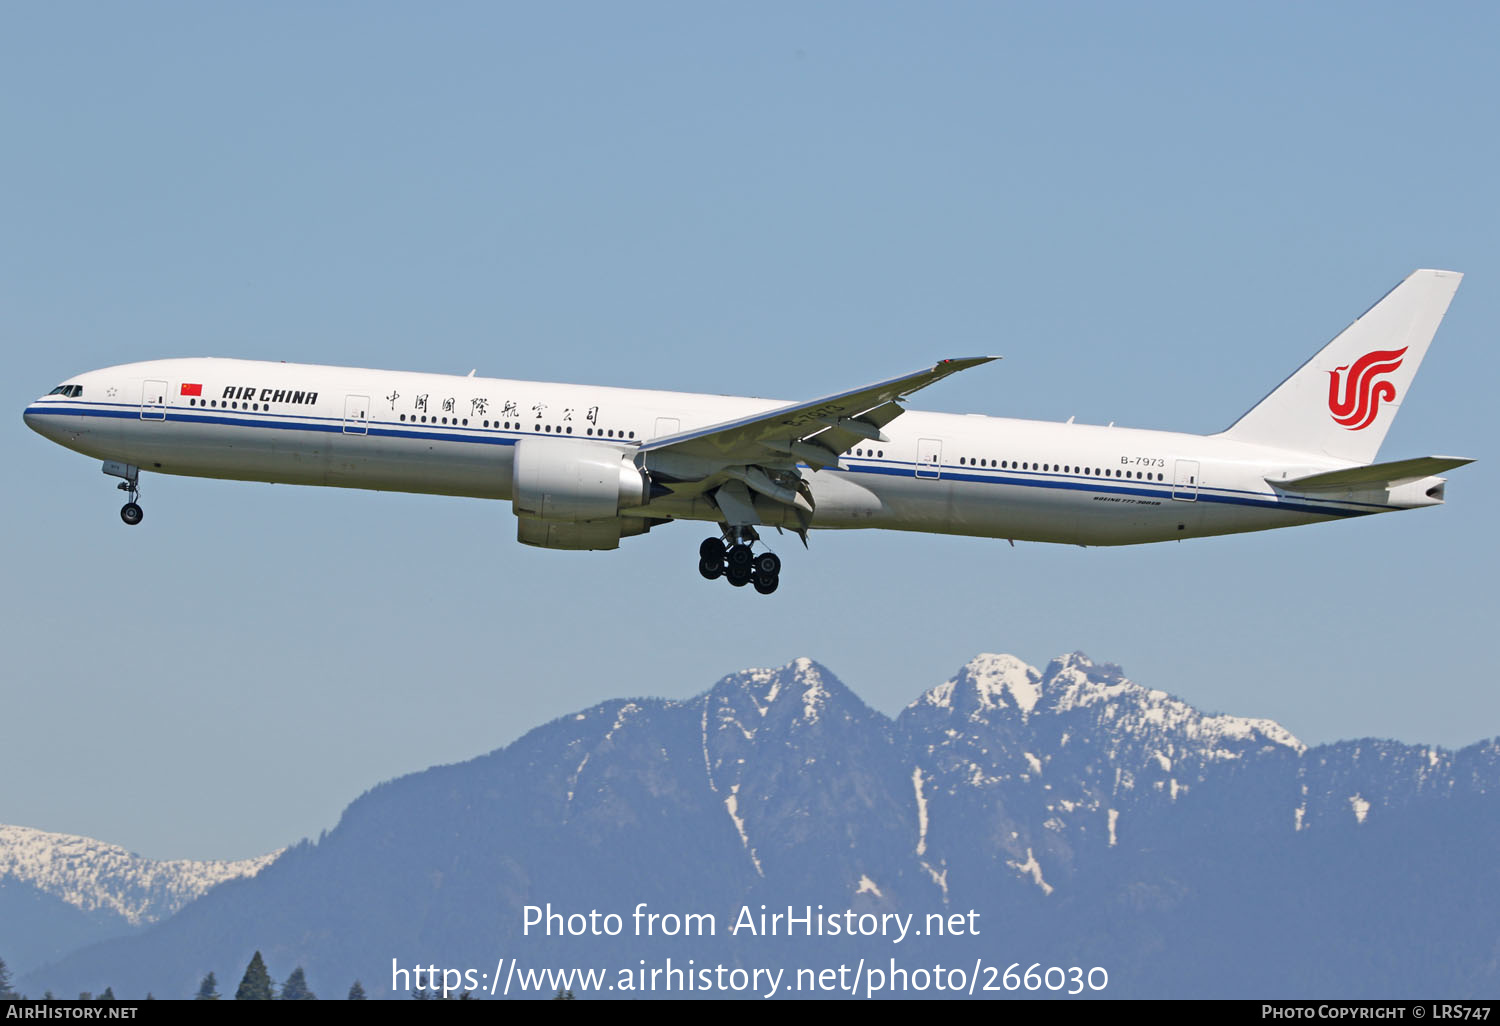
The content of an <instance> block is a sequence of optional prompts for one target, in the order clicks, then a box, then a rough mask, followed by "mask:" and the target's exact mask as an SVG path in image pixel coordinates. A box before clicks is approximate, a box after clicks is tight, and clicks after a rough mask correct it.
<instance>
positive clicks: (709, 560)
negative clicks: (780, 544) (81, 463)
mask: <svg viewBox="0 0 1500 1026" xmlns="http://www.w3.org/2000/svg"><path fill="white" fill-rule="evenodd" d="M759 540H760V536H759V535H758V534H756V533H755V529H754V528H752V527H738V528H729V529H727V530H726V531H725V534H724V536H723V537H719V538H705V539H703V544H701V545H699V546H698V572H699V573H700V574H702V575H703V577H704V578H705V579H707V580H710V581H713V580H717V579H718V578H720V577H723V578H724V579H725V580H727V581H728V582H729V583H730V584H732V585H733V586H734V587H736V588H743V587H744V586H745V585H747V584H753V585H755V590H756V591H758V592H760V593H761V594H762V595H769V594H771V592H773V591H775V590H776V587H777V585H779V584H780V583H781V558H780V557H779V556H777V555H776V553H774V552H762V553H761V554H760V555H756V554H755V552H754V551H753V550H752V549H751V547H750V546H751V545H752V544H753V543H755V542H757V541H759Z"/></svg>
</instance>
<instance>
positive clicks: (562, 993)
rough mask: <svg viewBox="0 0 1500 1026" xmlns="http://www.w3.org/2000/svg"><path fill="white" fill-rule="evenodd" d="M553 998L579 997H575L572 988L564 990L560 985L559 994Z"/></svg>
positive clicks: (557, 999) (556, 999)
mask: <svg viewBox="0 0 1500 1026" xmlns="http://www.w3.org/2000/svg"><path fill="white" fill-rule="evenodd" d="M552 1000H553V1001H576V1000H577V999H576V998H575V997H573V992H572V991H571V990H563V989H562V988H561V987H558V988H557V996H556V997H554V998H553V999H552Z"/></svg>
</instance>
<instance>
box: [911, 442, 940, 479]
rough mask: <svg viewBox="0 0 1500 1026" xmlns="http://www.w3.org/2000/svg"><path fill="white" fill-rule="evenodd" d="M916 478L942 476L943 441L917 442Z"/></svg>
mask: <svg viewBox="0 0 1500 1026" xmlns="http://www.w3.org/2000/svg"><path fill="white" fill-rule="evenodd" d="M917 476H918V477H934V478H936V477H942V476H943V440H942V439H941V438H920V439H918V440H917Z"/></svg>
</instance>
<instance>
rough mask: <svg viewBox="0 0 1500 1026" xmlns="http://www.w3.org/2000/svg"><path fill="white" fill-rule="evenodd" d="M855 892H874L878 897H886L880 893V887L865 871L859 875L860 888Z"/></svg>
mask: <svg viewBox="0 0 1500 1026" xmlns="http://www.w3.org/2000/svg"><path fill="white" fill-rule="evenodd" d="M854 893H855V894H873V895H875V897H877V898H883V897H885V895H884V894H881V893H880V888H879V887H876V886H875V881H874V880H871V879H870V878H869V877H868V876H866V875H865V874H863V873H861V874H860V875H859V889H858V890H857V891H855V892H854Z"/></svg>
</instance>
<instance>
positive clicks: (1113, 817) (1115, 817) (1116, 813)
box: [1109, 809, 1120, 848]
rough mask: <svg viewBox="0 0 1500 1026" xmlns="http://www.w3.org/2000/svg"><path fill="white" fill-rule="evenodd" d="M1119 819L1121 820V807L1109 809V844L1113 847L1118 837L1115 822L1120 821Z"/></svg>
mask: <svg viewBox="0 0 1500 1026" xmlns="http://www.w3.org/2000/svg"><path fill="white" fill-rule="evenodd" d="M1119 821H1120V810H1119V809H1110V810H1109V846H1110V847H1111V848H1113V847H1114V846H1115V844H1116V843H1117V838H1116V837H1115V824H1116V823H1118V822H1119Z"/></svg>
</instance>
